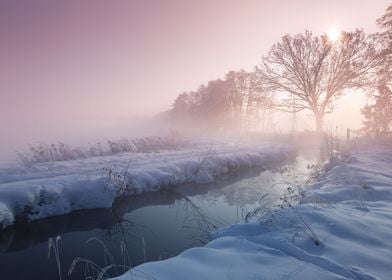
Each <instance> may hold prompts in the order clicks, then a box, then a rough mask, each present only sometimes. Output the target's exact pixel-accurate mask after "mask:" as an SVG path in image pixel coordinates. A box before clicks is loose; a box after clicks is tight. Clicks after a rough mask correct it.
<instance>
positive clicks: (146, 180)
mask: <svg viewBox="0 0 392 280" xmlns="http://www.w3.org/2000/svg"><path fill="white" fill-rule="evenodd" d="M292 156H293V151H292V148H290V147H289V146H287V145H284V144H279V145H276V144H267V143H264V144H258V145H257V146H249V145H236V144H224V143H220V144H214V145H211V144H208V145H207V144H195V146H194V147H192V148H188V149H181V150H177V151H161V152H155V153H122V154H117V155H112V156H104V157H93V158H88V159H80V160H71V161H63V162H51V163H39V164H34V165H33V166H32V167H29V168H27V167H24V168H23V167H7V168H5V167H4V168H0V229H1V228H2V227H6V226H9V225H11V224H13V223H14V222H15V221H16V220H17V219H25V220H28V221H30V220H36V219H42V218H45V217H49V216H54V215H61V214H67V213H70V212H71V211H75V210H81V209H94V208H108V207H111V206H112V204H113V202H114V200H115V198H116V197H117V196H119V195H121V194H123V193H125V194H127V195H136V194H141V193H143V192H151V191H157V190H159V189H161V188H163V187H170V186H175V185H179V184H183V183H195V184H204V183H211V182H213V181H214V180H215V179H216V178H217V177H219V176H220V175H223V174H226V173H230V172H235V171H237V170H239V169H242V168H249V167H256V166H262V167H268V165H269V164H273V163H274V162H275V163H276V162H279V161H283V160H285V159H288V158H290V157H292Z"/></svg>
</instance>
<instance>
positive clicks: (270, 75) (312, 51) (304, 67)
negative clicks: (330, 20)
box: [165, 5, 392, 133]
mask: <svg viewBox="0 0 392 280" xmlns="http://www.w3.org/2000/svg"><path fill="white" fill-rule="evenodd" d="M377 25H378V27H379V30H380V31H379V32H377V33H375V34H370V35H367V34H365V32H364V31H363V30H359V29H357V30H355V31H352V32H345V31H342V32H341V33H340V36H339V38H338V39H336V40H333V39H331V38H329V37H328V36H327V35H326V34H323V35H320V36H317V35H315V34H313V33H312V32H311V31H305V32H303V33H300V34H296V35H291V34H289V35H285V36H283V37H282V38H281V40H280V41H279V42H277V43H275V44H274V45H273V46H272V47H271V48H270V50H269V52H268V53H267V54H266V55H264V56H263V57H262V59H261V62H260V63H259V64H258V65H257V66H256V67H255V68H254V70H253V71H251V72H246V71H244V70H241V71H230V72H229V73H227V74H226V75H225V78H224V79H217V80H212V81H209V82H208V83H207V85H201V86H200V87H199V88H198V89H197V90H195V91H190V92H184V93H181V94H180V95H179V96H178V97H177V98H176V99H175V101H174V103H173V106H172V108H171V109H170V110H169V111H167V112H166V113H165V115H166V117H168V118H169V120H170V121H171V122H174V123H175V124H176V125H179V126H183V127H186V126H188V127H189V126H191V127H197V128H198V129H200V130H206V131H218V132H219V131H230V130H234V131H249V130H251V129H263V128H264V127H265V126H266V125H271V124H269V122H270V118H271V114H272V113H273V112H276V111H283V112H288V113H297V112H300V111H303V110H307V111H309V112H310V113H311V114H312V116H313V117H314V120H315V130H316V131H317V132H318V133H321V132H322V130H323V120H324V117H325V115H326V114H328V113H331V112H332V111H333V109H334V105H335V104H336V101H337V100H338V99H339V97H341V96H342V94H344V93H345V92H346V91H347V90H349V89H359V90H365V91H366V92H368V93H369V94H373V95H374V98H375V100H376V101H375V102H376V103H375V104H374V105H368V106H367V107H365V108H363V110H362V112H363V114H364V116H365V118H366V121H365V127H368V130H369V127H374V123H375V122H377V123H378V122H380V123H383V124H382V125H381V124H380V125H377V132H378V133H379V132H380V131H385V132H388V131H390V130H391V125H392V117H391V106H392V102H391V100H392V98H391V96H390V95H391V87H392V85H391V77H392V75H391V73H392V58H391V57H392V55H391V54H392V5H390V6H389V7H388V8H387V9H386V12H385V14H384V15H383V16H382V17H381V18H379V19H378V20H377ZM351 94H354V93H351ZM378 96H381V97H378ZM388 96H389V97H388ZM388 98H389V99H388ZM388 102H389V103H388ZM376 104H377V105H376ZM380 106H381V107H382V106H384V107H387V108H386V109H385V108H384V109H383V110H382V111H383V112H385V113H382V114H380V112H379V110H378V108H379V107H380ZM375 112H377V114H378V116H377V117H375V116H374V114H375ZM380 119H381V120H382V121H380Z"/></svg>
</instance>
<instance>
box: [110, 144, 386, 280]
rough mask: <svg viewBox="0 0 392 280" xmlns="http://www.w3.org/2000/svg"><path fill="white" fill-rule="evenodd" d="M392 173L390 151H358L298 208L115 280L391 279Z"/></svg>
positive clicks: (225, 231) (306, 194)
mask: <svg viewBox="0 0 392 280" xmlns="http://www.w3.org/2000/svg"><path fill="white" fill-rule="evenodd" d="M391 172H392V148H391V147H389V148H387V147H380V146H378V147H376V148H371V147H369V146H367V147H362V148H360V149H358V152H355V153H353V154H352V156H351V157H349V158H348V159H346V160H339V161H334V162H333V163H332V164H329V165H328V166H327V169H326V172H325V173H324V174H323V175H321V176H320V178H319V180H318V182H317V183H316V184H315V185H313V186H311V187H310V188H308V189H307V190H306V191H305V192H304V193H303V195H304V197H303V198H302V199H301V201H300V203H299V205H297V206H294V207H287V208H285V209H283V210H280V211H271V213H270V215H269V216H267V217H264V218H263V219H262V220H261V221H255V222H251V223H246V224H238V225H234V226H231V227H229V228H225V229H222V230H220V231H218V232H216V233H215V234H214V235H213V238H214V240H213V241H211V242H210V243H208V244H207V245H206V246H205V247H202V248H192V249H189V250H186V251H185V252H184V253H182V254H180V255H179V256H177V257H174V258H171V259H168V260H164V261H159V262H151V263H145V264H143V265H140V266H138V267H136V268H135V269H133V270H131V271H130V272H128V273H126V274H124V275H123V276H121V277H118V278H116V279H118V280H125V279H170V280H172V279H214V280H215V279H392V243H391V242H390V240H389V239H390V237H391V236H392V174H391ZM316 243H317V244H316ZM131 274H132V275H131ZM130 277H131V278H130ZM132 277H133V278H132Z"/></svg>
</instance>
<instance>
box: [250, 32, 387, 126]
mask: <svg viewBox="0 0 392 280" xmlns="http://www.w3.org/2000/svg"><path fill="white" fill-rule="evenodd" d="M381 61H382V57H381V56H380V55H378V53H377V51H376V48H375V43H374V42H373V41H372V40H370V39H368V38H367V37H366V35H365V33H364V32H363V31H361V30H356V31H354V32H342V33H341V35H340V38H339V39H338V40H336V41H332V40H330V39H329V38H328V37H327V36H326V35H322V36H314V35H313V34H312V33H311V32H310V31H305V32H304V33H301V34H297V35H286V36H284V37H283V38H282V40H281V41H280V42H278V43H276V44H275V45H273V46H272V48H271V50H270V51H269V53H268V55H267V56H265V57H263V59H262V63H261V65H260V66H259V67H258V68H257V73H258V75H259V78H260V80H261V82H262V83H263V84H265V86H267V87H268V88H269V90H271V91H274V92H276V93H279V94H280V95H282V94H283V95H284V94H285V93H286V94H287V95H288V96H289V97H291V98H294V99H295V100H296V108H295V109H296V110H302V109H308V110H311V112H312V113H313V115H314V118H315V120H316V130H317V132H319V133H321V132H322V128H323V119H324V116H325V114H326V113H327V112H328V111H332V109H333V105H334V102H335V101H336V99H337V98H339V97H340V96H341V95H342V93H343V92H344V90H345V89H348V88H359V87H364V86H366V85H367V84H368V83H370V82H371V79H372V78H371V77H372V76H371V75H370V74H371V73H372V72H373V70H374V69H375V68H376V67H377V66H378V65H379V64H380V63H381ZM286 100H287V99H286ZM281 105H282V104H281Z"/></svg>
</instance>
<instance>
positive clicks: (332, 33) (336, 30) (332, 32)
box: [327, 27, 342, 41]
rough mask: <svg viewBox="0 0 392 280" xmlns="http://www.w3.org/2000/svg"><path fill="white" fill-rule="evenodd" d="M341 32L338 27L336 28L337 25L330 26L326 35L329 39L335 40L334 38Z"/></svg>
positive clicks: (336, 38) (337, 37)
mask: <svg viewBox="0 0 392 280" xmlns="http://www.w3.org/2000/svg"><path fill="white" fill-rule="evenodd" d="M341 33H342V31H341V30H340V29H339V28H337V27H332V28H330V29H329V30H328V33H327V35H328V38H329V39H330V40H331V41H336V40H338V39H339V38H340V35H341Z"/></svg>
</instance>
